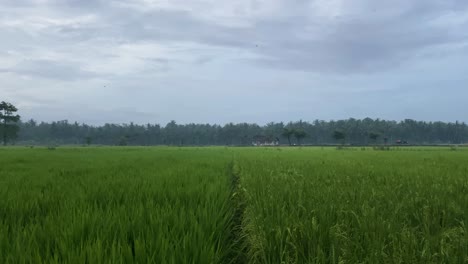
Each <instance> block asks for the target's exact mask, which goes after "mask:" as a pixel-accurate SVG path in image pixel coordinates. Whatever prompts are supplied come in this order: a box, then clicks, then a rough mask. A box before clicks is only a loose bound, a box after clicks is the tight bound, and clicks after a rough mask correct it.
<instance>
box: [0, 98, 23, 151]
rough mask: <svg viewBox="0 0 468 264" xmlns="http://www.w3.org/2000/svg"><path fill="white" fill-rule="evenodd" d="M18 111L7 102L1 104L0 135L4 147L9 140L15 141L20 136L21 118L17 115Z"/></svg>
mask: <svg viewBox="0 0 468 264" xmlns="http://www.w3.org/2000/svg"><path fill="white" fill-rule="evenodd" d="M16 112H18V109H17V108H16V107H15V106H14V105H12V104H11V103H7V102H4V101H2V102H0V135H1V140H2V143H3V145H6V144H7V142H8V141H9V140H15V139H16V138H17V136H18V130H19V126H18V124H17V123H18V122H19V120H20V116H19V115H17V114H16Z"/></svg>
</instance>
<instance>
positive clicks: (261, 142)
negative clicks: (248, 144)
mask: <svg viewBox="0 0 468 264" xmlns="http://www.w3.org/2000/svg"><path fill="white" fill-rule="evenodd" d="M279 144H280V141H279V138H277V137H272V136H264V135H256V136H254V137H253V141H252V145H253V146H278V145H279Z"/></svg>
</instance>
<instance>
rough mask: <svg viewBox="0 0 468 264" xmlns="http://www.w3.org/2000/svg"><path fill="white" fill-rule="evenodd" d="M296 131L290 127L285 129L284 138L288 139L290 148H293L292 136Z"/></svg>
mask: <svg viewBox="0 0 468 264" xmlns="http://www.w3.org/2000/svg"><path fill="white" fill-rule="evenodd" d="M294 132H295V131H294V129H293V128H289V127H285V128H284V129H283V133H282V135H283V137H285V138H287V139H288V143H289V146H291V136H292V135H294Z"/></svg>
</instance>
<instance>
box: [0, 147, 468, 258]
mask: <svg viewBox="0 0 468 264" xmlns="http://www.w3.org/2000/svg"><path fill="white" fill-rule="evenodd" d="M467 220H468V149H464V148H459V149H457V150H456V151H451V150H450V149H449V148H414V147H412V148H399V149H395V150H394V151H373V150H371V149H366V150H365V151H362V150H361V148H355V149H352V148H348V149H346V150H335V149H334V148H223V147H217V148H215V147H213V148H169V147H158V148H111V147H105V148H104V147H103V148H97V147H96V148H72V147H68V148H57V150H48V149H45V148H34V149H27V148H0V263H468V233H467V230H466V223H467Z"/></svg>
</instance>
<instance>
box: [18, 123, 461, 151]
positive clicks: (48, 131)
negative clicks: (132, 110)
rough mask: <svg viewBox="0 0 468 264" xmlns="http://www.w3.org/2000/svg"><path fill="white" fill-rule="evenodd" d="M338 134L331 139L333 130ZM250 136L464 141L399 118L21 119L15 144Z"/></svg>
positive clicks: (248, 139) (449, 131) (220, 141)
mask: <svg viewBox="0 0 468 264" xmlns="http://www.w3.org/2000/svg"><path fill="white" fill-rule="evenodd" d="M336 131H339V132H341V133H343V135H342V136H343V137H340V138H336V137H335V134H334V133H335V132H336ZM256 138H261V139H262V140H263V141H265V142H273V141H276V140H277V139H279V141H280V143H281V144H283V145H286V144H289V143H291V144H300V143H302V144H316V145H321V144H342V143H347V144H359V145H367V144H383V143H385V142H388V143H389V144H394V143H395V142H396V141H397V140H401V141H407V142H409V143H410V144H440V143H445V144H446V143H451V144H460V143H466V142H468V126H467V125H466V124H465V123H459V122H456V123H443V122H420V121H414V120H409V119H407V120H404V121H401V122H396V121H385V120H379V119H374V120H373V119H370V118H366V119H362V120H358V119H348V120H339V121H329V122H326V121H319V120H316V121H313V122H311V123H309V122H303V121H299V122H290V123H288V124H285V123H268V124H266V125H264V126H260V125H257V124H247V123H241V124H232V123H230V124H226V125H224V126H220V125H209V124H185V125H181V124H177V123H176V122H174V121H172V122H170V123H168V124H167V125H166V126H160V125H153V124H148V125H137V124H127V125H117V124H106V125H104V126H89V125H85V124H78V123H68V122H67V121H60V122H52V123H44V122H43V123H37V122H35V121H34V120H30V121H28V122H25V123H21V130H20V134H19V138H18V143H20V144H31V145H34V144H60V145H63V144H91V143H92V144H99V145H139V146H152V145H177V146H187V145H188V146H195V145H198V146H200V145H251V144H252V142H253V141H256Z"/></svg>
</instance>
